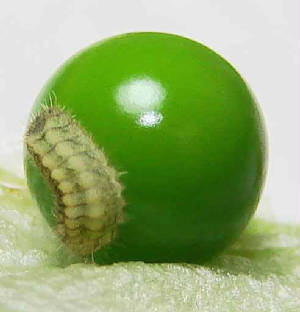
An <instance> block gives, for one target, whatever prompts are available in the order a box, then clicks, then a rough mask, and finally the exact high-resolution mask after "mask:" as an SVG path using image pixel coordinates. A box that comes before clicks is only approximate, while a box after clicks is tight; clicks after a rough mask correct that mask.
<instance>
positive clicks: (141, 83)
mask: <svg viewBox="0 0 300 312" xmlns="http://www.w3.org/2000/svg"><path fill="white" fill-rule="evenodd" d="M165 97H166V91H165V89H164V87H163V86H162V85H161V83H160V82H158V81H156V80H154V79H152V78H150V77H148V76H142V77H136V78H132V79H129V80H127V81H125V82H124V83H123V84H121V85H120V86H119V87H118V89H117V92H116V101H117V104H118V105H119V107H120V108H121V109H122V110H123V111H124V112H126V113H129V114H133V115H135V116H137V118H138V119H137V122H138V123H139V124H140V125H141V126H144V127H153V126H155V125H157V124H159V123H160V122H161V121H162V119H163V116H162V114H161V113H160V112H159V110H160V108H161V106H162V103H163V101H164V99H165Z"/></svg>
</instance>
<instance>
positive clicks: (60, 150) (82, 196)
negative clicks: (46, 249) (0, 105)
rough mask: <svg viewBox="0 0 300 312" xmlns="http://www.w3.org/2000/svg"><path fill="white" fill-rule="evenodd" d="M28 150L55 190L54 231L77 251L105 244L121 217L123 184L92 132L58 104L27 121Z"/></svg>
mask: <svg viewBox="0 0 300 312" xmlns="http://www.w3.org/2000/svg"><path fill="white" fill-rule="evenodd" d="M25 144H26V147H27V150H28V152H29V154H30V155H31V157H32V158H33V160H34V161H35V164H36V165H37V166H38V167H39V169H40V170H41V172H42V174H43V176H44V177H45V179H46V180H47V181H48V183H49V186H50V188H51V189H52V191H53V193H54V194H55V203H56V205H55V206H56V211H55V217H56V220H57V228H56V230H57V232H58V233H59V235H61V236H62V239H63V241H64V242H65V243H66V245H67V247H68V248H69V249H71V250H72V251H73V252H74V253H75V254H78V255H88V254H90V253H92V252H93V251H95V250H97V249H99V248H100V247H102V246H104V245H106V244H108V243H109V242H110V241H111V240H112V239H113V237H114V236H115V235H116V231H117V228H118V224H120V223H121V222H122V221H123V207H124V205H125V202H124V199H123V197H122V190H123V186H122V185H121V184H120V182H119V181H118V174H117V172H116V170H115V169H114V168H113V167H111V166H110V165H109V164H108V162H107V159H106V156H105V155H104V153H103V152H102V151H101V149H100V148H99V147H98V146H97V145H96V144H95V143H94V141H93V139H92V138H91V136H90V135H89V134H88V133H87V132H86V131H85V130H84V129H83V127H81V125H80V124H79V123H78V122H77V121H75V120H74V119H73V118H72V116H71V115H70V114H69V113H67V112H66V111H64V110H63V109H62V108H60V107H52V106H50V107H47V106H45V107H43V109H42V110H41V111H40V112H39V113H38V114H36V115H35V116H34V117H33V119H32V121H31V122H30V124H29V127H28V130H27V132H26V135H25Z"/></svg>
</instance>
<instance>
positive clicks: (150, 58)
mask: <svg viewBox="0 0 300 312" xmlns="http://www.w3.org/2000/svg"><path fill="white" fill-rule="evenodd" d="M47 105H48V106H50V105H52V106H59V107H63V109H64V110H65V111H66V112H69V113H70V114H72V115H73V116H74V119H75V120H76V122H78V123H79V124H80V125H81V126H82V127H83V128H84V129H85V131H87V133H89V134H91V135H92V137H93V139H94V141H95V143H96V144H97V145H98V146H99V148H100V149H101V150H102V151H103V152H104V154H105V155H106V157H107V159H108V161H109V163H110V165H111V166H113V167H114V169H115V170H116V171H117V172H118V173H119V174H120V176H119V180H120V183H121V184H122V185H123V187H124V191H123V197H124V199H125V202H126V205H125V207H124V221H123V223H122V224H121V225H119V226H118V233H117V235H116V237H115V238H114V239H113V240H112V242H111V243H110V244H108V245H106V246H105V247H103V248H100V249H99V250H97V251H96V252H95V253H94V256H93V257H94V260H95V261H96V262H97V263H112V262H116V261H127V260H142V261H146V262H177V261H180V262H181V261H182V262H201V261H204V260H206V259H208V258H210V257H211V256H213V255H215V254H216V253H218V252H220V251H222V250H223V249H224V248H225V247H226V246H228V245H230V244H231V243H232V242H233V241H234V240H235V239H236V238H237V237H238V236H239V234H240V233H241V231H242V230H243V229H244V228H245V226H246V225H247V223H248V221H249V219H250V217H251V216H252V215H253V213H254V211H255V209H256V206H257V203H258V200H259V196H260V193H261V190H262V185H263V182H264V176H265V154H266V151H265V149H266V147H265V134H264V128H263V121H262V118H261V115H260V113H259V110H258V107H257V104H256V102H255V99H254V97H253V96H252V94H251V92H250V90H249V89H248V87H247V85H246V84H245V82H244V81H243V80H242V78H241V76H240V75H239V74H238V73H237V72H236V70H235V69H234V68H233V67H232V66H231V65H230V64H229V63H228V62H226V61H225V60H224V59H223V58H221V57H220V56H219V55H217V54H216V53H215V52H213V51H212V50H210V49H208V48H207V47H205V46H203V45H201V44H200V43H197V42H195V41H192V40H189V39H186V38H183V37H179V36H176V35H170V34H162V33H131V34H125V35H122V36H117V37H113V38H110V39H107V40H104V41H101V42H99V43H97V44H95V45H92V46H90V47H88V48H87V49H85V50H83V51H82V52H80V53H79V54H77V55H75V56H74V57H73V58H71V59H70V60H69V61H67V62H66V64H64V65H63V66H62V67H61V68H60V69H59V70H58V71H57V72H56V73H55V74H54V76H53V77H52V78H51V79H50V80H49V81H48V83H47V84H46V86H45V87H44V89H43V90H42V91H41V93H40V95H39V97H38V98H37V100H36V103H35V106H34V108H33V113H35V114H36V113H37V112H38V111H41V110H42V109H43V108H44V107H45V106H47ZM25 168H26V175H27V181H28V185H29V188H30V190H31V192H32V194H33V196H34V197H35V198H36V200H37V202H38V204H39V206H40V208H41V211H42V213H43V214H44V216H45V217H46V218H47V220H48V221H49V223H50V224H51V225H55V223H56V222H57V220H56V217H55V214H54V210H55V207H54V206H55V201H54V195H53V190H52V189H51V188H50V187H49V185H48V182H47V181H46V179H45V177H44V176H43V173H42V172H41V171H40V170H39V168H38V166H37V165H36V163H35V162H34V160H33V159H32V157H31V156H30V155H29V153H28V152H25Z"/></svg>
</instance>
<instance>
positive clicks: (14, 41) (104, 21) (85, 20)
mask: <svg viewBox="0 0 300 312" xmlns="http://www.w3.org/2000/svg"><path fill="white" fill-rule="evenodd" d="M299 11H300V8H299V1H298V0H243V1H241V0H226V1H225V0H178V1H177V0H107V1H104V0H9V1H6V0H0V152H1V155H2V158H1V159H0V161H1V163H0V166H3V162H5V166H6V167H7V169H9V168H12V167H13V166H14V165H15V163H16V162H17V164H18V166H19V167H21V165H22V162H21V154H20V146H21V142H22V132H23V128H24V124H25V121H26V119H27V116H28V113H29V110H30V107H31V105H32V103H33V101H34V99H35V97H36V95H37V93H38V92H39V90H40V88H41V87H42V86H43V84H44V83H45V81H46V80H47V79H48V78H49V76H50V75H51V74H52V73H53V72H54V71H55V69H56V68H57V67H58V66H59V65H60V64H62V63H63V62H64V61H65V60H66V59H68V58H69V57H70V56H71V55H73V54H74V53H75V52H77V51H78V50H80V49H82V48H83V47H85V46H87V45H89V44H91V43H93V42H95V41H98V40H100V39H103V38H105V37H108V36H111V35H116V34H120V33H124V32H132V31H161V32H171V33H177V34H179V35H183V36H187V37H190V38H193V39H195V40H197V41H200V42H202V43H204V44H206V45H208V46H209V47H211V48H212V49H214V50H216V51H217V52H218V53H220V54H221V55H223V56H224V57H225V58H226V59H227V60H229V61H230V62H231V63H232V64H233V65H234V66H235V67H236V68H237V69H238V71H239V72H240V73H241V74H242V75H243V76H244V77H245V79H246V80H247V81H248V83H249V84H250V86H251V87H252V89H253V91H254V93H255V95H256V97H257V99H258V101H259V102H260V105H261V108H262V111H263V113H264V116H265V119H266V124H267V128H268V133H269V146H270V155H269V157H270V159H269V174H268V178H267V183H266V187H265V191H264V194H263V198H262V201H261V205H260V209H259V213H260V214H264V215H268V216H269V217H271V218H273V219H275V220H278V221H282V222H297V223H298V222H299V156H300V155H299V88H298V86H299V57H298V54H299ZM15 144H16V146H17V147H15ZM8 148H9V149H8ZM8 150H9V151H8ZM12 150H13V151H12ZM16 151H18V152H19V154H16Z"/></svg>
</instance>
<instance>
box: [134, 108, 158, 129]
mask: <svg viewBox="0 0 300 312" xmlns="http://www.w3.org/2000/svg"><path fill="white" fill-rule="evenodd" d="M162 119H163V116H162V114H161V113H158V112H155V111H151V112H147V113H144V114H143V115H141V117H140V119H139V120H138V124H139V125H141V126H143V127H155V126H157V125H158V124H160V122H161V121H162Z"/></svg>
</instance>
